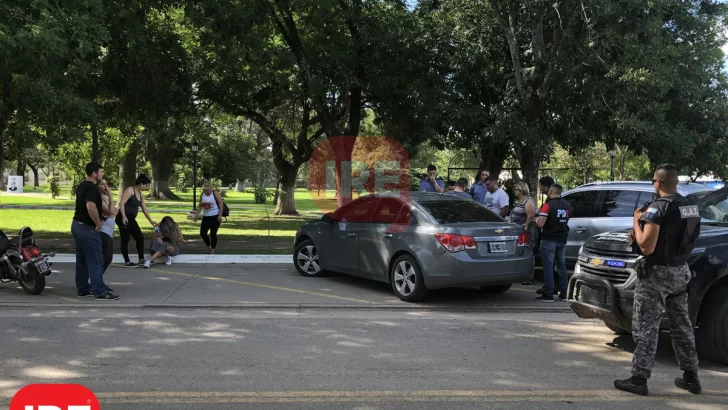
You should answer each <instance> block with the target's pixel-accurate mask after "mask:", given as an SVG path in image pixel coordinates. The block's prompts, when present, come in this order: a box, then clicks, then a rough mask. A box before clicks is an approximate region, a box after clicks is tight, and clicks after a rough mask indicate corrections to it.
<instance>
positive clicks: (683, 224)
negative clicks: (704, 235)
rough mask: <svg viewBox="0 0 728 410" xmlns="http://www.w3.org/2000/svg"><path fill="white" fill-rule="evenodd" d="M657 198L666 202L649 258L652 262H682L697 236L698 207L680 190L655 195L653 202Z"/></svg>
mask: <svg viewBox="0 0 728 410" xmlns="http://www.w3.org/2000/svg"><path fill="white" fill-rule="evenodd" d="M658 201H664V202H667V207H666V208H665V215H664V217H663V218H662V223H660V235H659V238H658V239H657V246H656V247H655V251H654V252H653V253H652V255H650V256H649V257H648V259H649V261H650V263H652V264H653V265H668V264H669V265H673V264H682V263H685V262H687V261H688V259H689V258H690V254H691V253H692V252H693V248H695V241H697V239H698V237H699V236H700V210H699V209H698V206H697V205H695V203H694V202H693V201H691V200H690V199H687V198H685V197H684V196H682V195H679V194H677V195H674V196H670V197H667V198H658V199H657V200H656V201H655V202H658Z"/></svg>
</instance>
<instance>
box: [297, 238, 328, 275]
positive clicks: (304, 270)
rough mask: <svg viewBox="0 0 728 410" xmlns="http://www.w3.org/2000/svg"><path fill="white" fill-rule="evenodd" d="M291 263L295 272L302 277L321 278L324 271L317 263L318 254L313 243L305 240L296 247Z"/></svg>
mask: <svg viewBox="0 0 728 410" xmlns="http://www.w3.org/2000/svg"><path fill="white" fill-rule="evenodd" d="M293 263H294V264H295V265H296V270H298V273H300V274H301V275H303V276H323V274H324V271H323V270H322V269H321V264H320V263H319V254H318V250H317V249H316V245H314V243H313V241H312V240H310V239H307V240H305V241H303V242H301V243H300V244H298V246H296V249H295V251H294V252H293Z"/></svg>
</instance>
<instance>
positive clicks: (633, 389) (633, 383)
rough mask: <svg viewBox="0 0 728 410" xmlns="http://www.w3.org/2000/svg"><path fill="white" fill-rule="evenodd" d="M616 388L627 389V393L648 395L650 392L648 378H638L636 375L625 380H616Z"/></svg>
mask: <svg viewBox="0 0 728 410" xmlns="http://www.w3.org/2000/svg"><path fill="white" fill-rule="evenodd" d="M614 388H615V389H617V390H622V391H626V392H627V393H632V394H639V395H640V396H648V395H649V394H650V391H649V389H648V388H647V379H638V378H636V377H630V378H629V379H624V380H615V381H614Z"/></svg>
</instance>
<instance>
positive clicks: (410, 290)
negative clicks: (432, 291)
mask: <svg viewBox="0 0 728 410" xmlns="http://www.w3.org/2000/svg"><path fill="white" fill-rule="evenodd" d="M391 281H392V290H394V293H395V294H397V296H398V297H399V298H400V299H402V300H404V301H405V302H417V301H420V300H422V299H424V298H425V297H426V296H427V293H428V290H427V287H426V286H425V282H424V280H423V279H422V273H421V272H420V267H419V265H418V264H417V262H416V261H415V260H414V258H412V257H411V256H410V255H402V256H400V257H399V258H397V260H396V261H395V262H394V264H393V265H392V272H391Z"/></svg>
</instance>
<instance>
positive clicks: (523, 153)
mask: <svg viewBox="0 0 728 410" xmlns="http://www.w3.org/2000/svg"><path fill="white" fill-rule="evenodd" d="M537 150H538V149H537V148H536V149H534V148H533V145H532V144H528V143H527V144H519V145H518V146H517V149H516V154H517V155H518V160H519V161H520V163H521V171H522V172H523V182H525V183H527V184H528V188H529V189H530V190H531V192H533V193H534V194H535V193H536V192H538V169H539V166H540V165H541V155H540V152H537ZM542 193H543V192H542Z"/></svg>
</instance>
